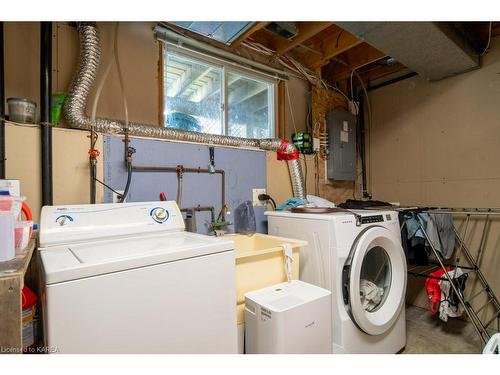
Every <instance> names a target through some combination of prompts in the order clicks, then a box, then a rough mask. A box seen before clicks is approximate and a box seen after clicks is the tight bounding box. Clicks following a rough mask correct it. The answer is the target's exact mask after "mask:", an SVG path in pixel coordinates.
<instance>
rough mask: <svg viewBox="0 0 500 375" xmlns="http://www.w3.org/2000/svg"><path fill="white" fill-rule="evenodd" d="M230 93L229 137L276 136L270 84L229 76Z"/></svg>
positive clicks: (238, 76) (236, 74)
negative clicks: (274, 134)
mask: <svg viewBox="0 0 500 375" xmlns="http://www.w3.org/2000/svg"><path fill="white" fill-rule="evenodd" d="M227 92H228V95H227V101H228V133H229V135H231V136H235V137H244V138H270V137H272V136H273V134H272V133H273V121H272V107H273V106H272V104H273V102H272V100H271V98H272V97H273V95H272V84H271V83H268V82H266V81H262V80H257V79H253V78H249V77H247V76H244V75H242V74H239V73H228V74H227Z"/></svg>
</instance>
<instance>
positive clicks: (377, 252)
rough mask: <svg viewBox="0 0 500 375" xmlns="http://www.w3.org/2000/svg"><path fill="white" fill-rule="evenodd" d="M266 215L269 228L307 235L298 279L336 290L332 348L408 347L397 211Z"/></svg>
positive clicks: (386, 349) (392, 350) (376, 350)
mask: <svg viewBox="0 0 500 375" xmlns="http://www.w3.org/2000/svg"><path fill="white" fill-rule="evenodd" d="M266 215H267V217H268V228H269V234H272V235H276V236H284V237H291V238H298V239H301V240H306V241H307V243H308V245H307V246H305V247H304V248H303V249H302V251H301V252H300V279H301V280H303V281H306V282H308V283H311V284H314V285H318V286H320V287H322V288H325V289H328V290H331V292H332V323H333V324H332V329H333V332H332V334H333V347H332V351H333V353H396V352H398V351H400V350H401V349H403V348H404V346H405V344H406V322H405V308H404V303H405V293H406V277H407V275H406V259H405V255H404V251H403V248H402V246H401V236H400V229H399V221H398V215H397V213H396V212H393V211H375V210H351V211H349V212H348V211H339V212H333V213H325V214H317V213H314V214H311V213H291V212H278V211H272V212H266Z"/></svg>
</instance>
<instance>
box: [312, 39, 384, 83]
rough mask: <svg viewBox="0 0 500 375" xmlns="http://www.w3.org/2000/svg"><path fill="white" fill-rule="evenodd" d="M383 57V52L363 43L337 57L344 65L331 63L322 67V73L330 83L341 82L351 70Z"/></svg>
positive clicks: (348, 75) (347, 76)
mask: <svg viewBox="0 0 500 375" xmlns="http://www.w3.org/2000/svg"><path fill="white" fill-rule="evenodd" d="M384 56H386V55H385V54H384V53H383V52H380V51H379V50H378V49H376V48H374V47H372V46H371V45H369V44H368V43H364V42H363V43H361V44H358V45H357V46H356V47H353V48H351V49H349V50H348V51H345V52H344V53H343V54H342V55H339V59H341V60H342V61H343V62H344V63H346V65H344V64H339V63H335V62H333V63H330V64H328V65H326V66H324V67H323V72H322V73H323V76H324V77H326V78H327V79H328V80H329V81H330V82H337V81H341V80H344V79H346V78H349V77H350V75H351V72H352V70H353V69H358V68H360V67H362V66H365V65H367V64H369V63H371V62H375V61H377V60H379V59H381V58H382V57H384Z"/></svg>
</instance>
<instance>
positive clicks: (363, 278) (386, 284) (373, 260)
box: [359, 246, 392, 312]
mask: <svg viewBox="0 0 500 375" xmlns="http://www.w3.org/2000/svg"><path fill="white" fill-rule="evenodd" d="M391 277H392V274H391V262H390V260H389V256H388V255H387V252H386V251H385V250H384V249H383V248H382V247H380V246H375V247H373V248H371V249H370V250H369V251H368V252H367V253H366V255H365V258H364V259H363V263H362V265H361V275H360V285H359V290H360V299H361V304H362V305H363V308H364V309H365V310H366V311H368V312H374V311H376V310H378V309H379V308H380V307H381V306H382V305H383V303H384V301H385V299H386V298H387V295H388V294H389V289H390V287H391Z"/></svg>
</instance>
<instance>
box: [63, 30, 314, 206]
mask: <svg viewBox="0 0 500 375" xmlns="http://www.w3.org/2000/svg"><path fill="white" fill-rule="evenodd" d="M78 36H79V40H80V57H79V62H78V69H77V72H76V74H75V76H74V77H73V81H72V83H71V86H70V89H69V92H68V96H67V98H66V102H65V104H64V108H63V111H64V116H65V117H66V120H67V121H68V124H69V125H70V126H71V127H72V128H76V129H82V130H89V129H90V128H91V126H92V125H95V130H96V131H98V132H102V133H111V134H123V133H124V127H125V123H124V122H123V121H118V120H110V119H104V118H96V119H95V121H94V122H93V121H92V119H91V118H90V117H89V116H87V114H86V107H87V102H88V97H89V93H90V90H91V88H92V86H93V84H94V82H95V79H96V74H97V70H98V68H99V61H100V58H101V46H100V40H99V30H98V29H97V26H96V25H95V24H93V23H80V24H79V26H78ZM128 131H129V135H135V136H138V137H149V138H161V139H169V140H177V141H186V142H195V143H207V144H216V145H222V146H233V147H254V148H260V149H262V150H268V151H279V150H280V148H281V147H282V144H283V140H281V139H279V138H270V139H250V138H238V137H230V136H225V135H214V134H206V133H197V132H192V131H187V130H177V129H172V128H167V127H161V126H157V125H148V124H140V123H134V122H130V123H129V127H128ZM281 151H283V150H281ZM284 151H285V153H290V154H291V153H293V152H295V151H296V147H295V146H294V145H293V144H288V145H287V146H286V148H285V150H284ZM288 170H289V172H290V178H291V181H292V190H293V195H294V196H295V197H298V198H302V199H305V193H304V181H303V178H302V167H301V165H300V160H299V159H293V160H288Z"/></svg>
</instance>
